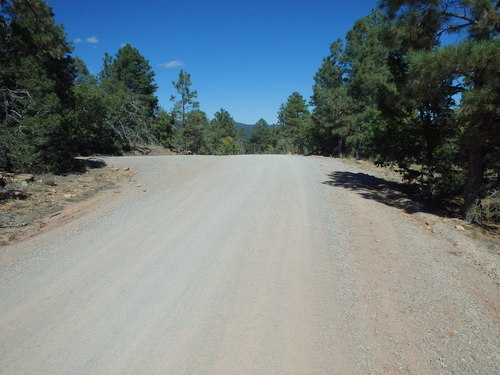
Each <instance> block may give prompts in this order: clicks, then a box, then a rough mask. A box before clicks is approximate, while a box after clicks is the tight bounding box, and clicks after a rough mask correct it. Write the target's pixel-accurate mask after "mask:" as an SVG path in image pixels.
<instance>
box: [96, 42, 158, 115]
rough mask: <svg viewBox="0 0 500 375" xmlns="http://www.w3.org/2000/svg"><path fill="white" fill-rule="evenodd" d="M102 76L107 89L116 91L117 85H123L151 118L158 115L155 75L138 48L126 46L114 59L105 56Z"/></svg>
mask: <svg viewBox="0 0 500 375" xmlns="http://www.w3.org/2000/svg"><path fill="white" fill-rule="evenodd" d="M101 76H102V77H103V78H104V77H105V80H104V87H105V88H107V87H109V86H110V89H111V90H114V89H116V85H117V84H119V85H122V86H123V88H125V89H126V90H129V91H130V92H131V93H133V94H134V96H136V97H137V98H138V99H139V100H140V102H141V103H143V104H144V105H145V106H146V107H147V108H148V110H149V115H150V116H153V115H154V114H155V113H156V111H157V109H158V99H157V98H156V96H155V94H154V93H155V92H156V90H157V88H158V86H157V85H156V83H155V81H154V76H155V74H154V72H153V70H152V68H151V66H150V65H149V62H148V61H147V60H146V58H144V56H142V55H141V53H140V52H139V51H138V50H137V49H136V48H134V47H132V46H131V45H130V44H126V45H125V46H123V47H122V48H120V49H119V50H118V52H117V53H116V55H115V56H114V58H110V56H109V55H105V58H104V67H103V71H102V74H101Z"/></svg>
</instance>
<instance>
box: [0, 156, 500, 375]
mask: <svg viewBox="0 0 500 375" xmlns="http://www.w3.org/2000/svg"><path fill="white" fill-rule="evenodd" d="M106 161H107V163H108V164H109V165H112V166H116V167H130V169H131V170H134V171H137V172H138V173H137V175H136V176H135V177H134V179H135V180H134V181H133V182H129V183H127V184H125V185H124V186H122V187H121V189H120V190H119V191H116V192H111V193H108V195H107V196H106V199H105V201H104V202H103V203H101V204H99V205H96V206H95V207H94V208H93V209H92V210H87V211H86V214H85V215H83V216H81V217H77V218H75V219H74V220H73V221H71V222H69V223H66V224H65V225H62V226H60V227H59V228H56V229H54V230H51V231H48V232H46V233H43V234H41V235H39V236H36V237H33V238H31V239H29V240H26V241H23V242H21V243H19V244H17V245H12V246H9V247H3V248H0V275H1V284H0V374H499V373H500V367H499V363H500V357H499V356H500V351H499V343H500V340H499V338H500V329H499V317H498V300H499V294H498V279H497V271H496V269H497V268H496V267H497V265H498V258H497V257H496V256H495V255H494V254H490V253H488V251H486V250H481V249H476V248H474V246H475V245H474V244H473V243H472V242H470V241H469V240H468V239H467V237H466V236H464V235H463V234H462V233H459V232H458V231H457V233H456V236H455V235H454V234H453V232H451V234H449V233H450V232H446V231H447V230H448V229H446V228H444V227H443V225H442V224H443V223H442V221H441V218H437V217H432V216H428V219H423V220H430V221H431V222H427V223H423V222H422V220H421V216H419V215H421V214H420V213H408V212H406V211H405V210H403V209H401V208H400V207H398V206H397V205H394V204H388V202H387V201H384V199H383V198H381V197H380V196H379V197H378V198H377V197H376V196H374V195H373V194H372V193H373V191H371V192H370V188H369V186H366V184H365V185H363V184H361V183H359V182H360V181H361V180H363V177H366V175H364V174H363V173H362V171H360V170H357V169H355V168H354V167H347V166H346V165H344V164H342V163H341V162H340V161H337V160H334V159H326V158H306V157H298V156H234V157H194V156H186V157H182V156H171V157H147V158H143V157H124V158H112V159H107V160H106ZM358 180H359V181H358ZM374 181H375V180H374ZM372 182H373V181H372ZM376 198H377V199H376ZM433 220H434V221H433ZM450 236H451V237H450ZM474 254H476V255H477V254H479V255H478V256H475V255H474ZM474 259H480V261H474Z"/></svg>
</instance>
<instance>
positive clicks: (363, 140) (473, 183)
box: [0, 0, 500, 224]
mask: <svg viewBox="0 0 500 375" xmlns="http://www.w3.org/2000/svg"><path fill="white" fill-rule="evenodd" d="M499 6H500V5H499V3H498V2H497V1H492V0H467V1H466V0H436V1H424V0H419V1H413V0H412V1H410V0H382V1H380V2H379V8H378V9H377V10H373V11H372V12H371V14H369V15H367V16H366V17H363V18H361V19H360V20H358V21H357V22H356V23H355V24H354V25H353V28H352V29H351V30H350V31H349V32H348V33H347V35H346V36H345V39H343V40H341V39H339V40H336V41H333V42H332V44H331V45H330V48H329V52H328V55H327V56H326V57H325V58H324V59H323V61H322V62H321V64H320V66H319V68H318V71H317V73H316V75H315V76H314V86H313V95H312V97H311V98H310V99H309V101H308V99H307V98H304V97H302V96H301V94H299V93H297V92H293V93H291V94H290V96H289V97H288V98H287V99H286V101H285V102H284V103H283V104H282V105H281V107H280V108H279V111H278V124H273V125H269V124H268V123H266V121H265V120H263V119H260V120H259V121H258V122H257V123H256V124H255V125H254V127H253V130H252V131H251V132H250V133H249V134H245V133H244V132H243V131H242V129H240V128H238V126H237V125H236V122H235V120H234V119H233V117H232V115H231V114H230V113H229V112H228V111H226V110H225V109H223V108H221V109H220V110H219V111H218V112H217V113H215V115H214V117H213V118H212V119H209V118H208V116H207V114H206V113H205V112H203V111H202V110H201V109H200V103H199V102H197V100H196V99H197V96H198V93H197V91H196V90H194V89H193V88H192V81H191V75H190V74H189V73H188V72H186V71H183V70H181V71H180V73H179V76H178V79H177V81H175V82H172V84H173V87H174V88H175V92H176V94H175V95H174V96H172V100H171V101H172V108H170V109H167V108H162V107H160V106H159V103H158V99H157V97H156V96H155V92H156V90H157V88H158V86H157V85H156V83H155V74H154V72H153V70H152V67H151V66H150V64H149V62H148V60H147V59H146V58H145V57H144V56H142V54H141V53H140V51H139V50H138V49H136V48H135V47H133V46H131V45H130V44H127V45H125V46H123V47H122V48H120V49H119V50H118V51H117V52H116V54H114V55H110V54H105V55H104V56H103V65H102V69H101V71H100V72H99V74H97V75H96V76H94V75H92V74H91V73H90V72H89V70H88V69H87V67H86V65H85V62H84V61H83V60H81V59H80V58H78V57H76V56H73V55H72V54H71V52H72V46H71V43H69V42H68V41H67V40H66V36H65V33H64V30H63V26H62V25H58V24H56V22H55V19H54V15H53V13H52V10H51V8H50V6H49V5H48V4H47V3H46V2H44V1H42V0H29V1H28V0H1V1H0V25H1V26H0V27H1V29H0V49H1V53H0V94H1V95H0V100H1V101H2V103H1V104H2V105H1V106H0V121H1V127H0V171H4V172H30V173H37V174H40V173H56V174H61V173H67V172H69V171H74V170H75V168H76V167H77V164H75V156H86V155H94V154H106V155H120V154H123V153H126V152H134V151H136V152H142V151H143V150H147V149H148V145H150V146H153V145H154V146H161V147H163V148H164V149H168V150H171V151H173V152H175V153H184V154H191V153H192V154H214V155H232V154H241V153H258V154H261V153H296V154H316V155H326V156H336V157H344V156H349V157H355V158H357V159H366V160H372V161H374V162H375V163H377V164H379V165H385V166H390V167H392V168H394V169H396V170H397V171H399V172H400V173H401V175H402V177H403V178H404V179H405V180H406V181H408V182H411V183H414V184H416V185H417V186H418V187H419V190H420V194H422V195H423V196H426V197H430V198H432V199H436V200H455V201H457V200H460V201H461V205H462V213H463V215H464V217H465V218H466V220H467V221H469V222H476V223H479V224H481V223H483V222H485V221H490V222H498V221H499V220H500V193H499V191H500V189H499V183H500V129H499V123H500V111H499V106H498V104H499V103H500V76H499V74H498V67H499V66H500V40H499V38H498V36H499V32H500V26H499V25H500V17H499ZM447 40H454V41H455V42H454V43H453V44H450V43H446V41H447ZM325 47H327V46H325ZM325 50H326V48H325ZM144 152H147V151H144Z"/></svg>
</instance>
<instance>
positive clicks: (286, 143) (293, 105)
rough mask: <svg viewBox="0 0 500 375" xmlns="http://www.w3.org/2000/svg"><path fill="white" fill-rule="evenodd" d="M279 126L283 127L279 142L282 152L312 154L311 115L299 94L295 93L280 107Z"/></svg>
mask: <svg viewBox="0 0 500 375" xmlns="http://www.w3.org/2000/svg"><path fill="white" fill-rule="evenodd" d="M278 125H280V126H281V127H280V133H279V134H280V135H279V140H278V148H279V150H280V151H281V152H295V153H302V154H306V153H308V152H310V133H311V128H312V121H311V114H310V112H309V110H308V109H307V105H306V101H305V100H304V98H303V97H302V95H300V94H299V93H298V92H293V93H292V94H291V95H290V96H289V97H288V99H287V101H286V103H284V104H282V105H281V106H280V109H279V112H278Z"/></svg>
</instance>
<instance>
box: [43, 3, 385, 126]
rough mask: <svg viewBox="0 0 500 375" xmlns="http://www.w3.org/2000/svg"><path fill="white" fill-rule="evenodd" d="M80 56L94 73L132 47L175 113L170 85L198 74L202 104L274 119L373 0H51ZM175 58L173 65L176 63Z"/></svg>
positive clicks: (246, 117) (243, 118) (307, 88)
mask: <svg viewBox="0 0 500 375" xmlns="http://www.w3.org/2000/svg"><path fill="white" fill-rule="evenodd" d="M48 3H49V4H50V5H51V6H52V8H53V10H54V13H55V18H56V22H57V23H59V24H63V25H64V28H65V31H66V34H67V38H68V40H69V41H72V42H73V45H74V47H75V49H74V52H73V54H74V55H76V56H79V57H81V58H82V59H83V60H85V62H86V63H87V65H88V67H89V69H90V71H91V72H92V73H97V72H98V71H99V70H100V69H101V65H102V58H103V56H104V53H105V52H108V53H110V54H112V55H114V54H115V53H116V52H117V51H118V49H119V48H120V46H121V45H123V44H124V43H130V44H131V45H132V46H133V47H135V48H137V49H138V50H139V51H140V52H141V54H142V55H143V56H144V57H145V58H146V59H148V61H149V63H150V65H151V66H152V68H153V70H154V71H155V73H156V82H157V84H158V86H159V89H158V91H157V93H156V94H157V96H158V98H159V100H160V105H161V106H163V107H164V108H165V109H167V110H170V108H171V106H172V103H171V102H170V100H169V99H170V96H171V95H172V94H174V89H173V87H172V84H171V82H172V81H174V80H176V79H177V77H178V74H179V70H180V69H184V70H185V71H187V72H189V73H190V74H191V80H192V82H193V85H192V88H193V89H196V90H198V100H199V102H200V108H201V109H202V110H203V111H205V112H206V113H207V115H208V116H209V117H210V118H211V117H212V116H213V114H214V113H215V112H216V111H217V110H218V109H220V108H224V109H226V110H228V111H229V113H231V115H232V116H233V118H234V119H235V120H236V121H239V122H243V123H248V124H254V123H255V122H256V121H257V120H258V119H259V118H264V119H265V120H266V121H267V122H268V123H274V122H276V117H277V116H276V113H277V111H278V109H279V106H280V104H281V103H283V102H285V101H286V99H287V97H288V96H289V95H290V94H291V93H292V92H293V91H298V92H299V93H300V94H302V95H303V96H304V97H305V98H306V100H309V97H310V95H311V93H312V85H313V77H314V74H315V73H316V71H317V69H318V68H319V66H320V65H321V61H322V58H323V57H325V56H326V55H327V54H328V48H329V45H330V43H331V42H333V41H334V40H335V39H337V38H344V36H345V34H346V32H347V31H348V30H349V29H351V28H352V26H353V24H354V22H355V21H356V20H357V19H359V18H361V17H364V16H365V15H368V14H369V13H370V10H371V9H373V8H374V7H376V3H377V1H376V0H351V1H332V0H330V1H319V0H312V1H308V2H306V1H294V0H290V1H281V0H278V1H275V0H270V1H269V0H268V1H261V0H254V1H248V0H247V1H239V0H232V1H193V0H184V1H160V0H143V1H142V2H138V1H136V0H135V1H130V0H121V1H116V0H100V1H95V0H49V1H48ZM169 63H170V64H169Z"/></svg>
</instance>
